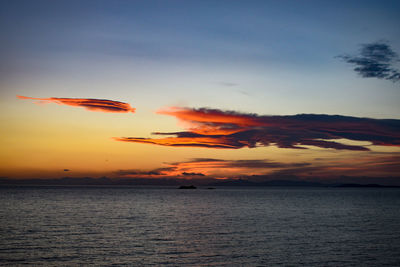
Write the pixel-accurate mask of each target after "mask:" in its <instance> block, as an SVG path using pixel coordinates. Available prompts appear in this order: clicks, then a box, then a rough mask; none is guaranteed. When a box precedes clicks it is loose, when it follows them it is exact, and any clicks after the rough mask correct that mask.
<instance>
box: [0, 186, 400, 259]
mask: <svg viewBox="0 0 400 267" xmlns="http://www.w3.org/2000/svg"><path fill="white" fill-rule="evenodd" d="M0 265H6V266H7V265H9V266H18V265H25V266H41V265H45V266H76V265H83V266H86V265H93V266H113V265H115V266H124V265H126V266H151V265H153V266H299V265H303V266H400V189H396V188H285V187H277V188H268V187H264V188H244V187H242V188H217V189H215V190H207V189H202V188H199V189H196V190H178V189H175V188H171V187H161V188H156V187H140V188H137V187H136V188H135V187H3V188H0Z"/></svg>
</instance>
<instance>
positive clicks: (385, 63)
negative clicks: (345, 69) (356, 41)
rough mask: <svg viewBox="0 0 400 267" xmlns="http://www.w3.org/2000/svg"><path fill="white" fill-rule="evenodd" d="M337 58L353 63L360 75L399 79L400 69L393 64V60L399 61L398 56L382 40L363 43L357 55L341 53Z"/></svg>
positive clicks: (395, 80) (391, 79)
mask: <svg viewBox="0 0 400 267" xmlns="http://www.w3.org/2000/svg"><path fill="white" fill-rule="evenodd" d="M339 58H342V59H343V60H344V61H346V62H347V63H349V64H352V65H354V66H355V67H354V71H355V72H357V73H358V74H359V75H360V76H361V77H364V78H378V79H385V80H390V81H392V82H397V81H399V80H400V71H399V70H398V69H397V68H396V67H395V66H393V65H394V63H395V62H399V57H398V55H397V54H396V52H394V51H393V50H392V48H391V47H390V46H389V45H388V44H386V43H384V42H376V43H371V44H363V45H362V47H361V49H360V51H359V54H358V55H341V56H339Z"/></svg>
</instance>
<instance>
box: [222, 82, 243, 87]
mask: <svg viewBox="0 0 400 267" xmlns="http://www.w3.org/2000/svg"><path fill="white" fill-rule="evenodd" d="M218 84H220V85H222V86H227V87H233V86H237V85H238V84H237V83H233V82H219V83H218Z"/></svg>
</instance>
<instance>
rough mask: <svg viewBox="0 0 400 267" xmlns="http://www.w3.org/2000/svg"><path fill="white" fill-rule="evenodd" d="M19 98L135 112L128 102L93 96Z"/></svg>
mask: <svg viewBox="0 0 400 267" xmlns="http://www.w3.org/2000/svg"><path fill="white" fill-rule="evenodd" d="M17 97H18V98H19V99H33V100H40V102H39V103H51V102H52V103H56V104H59V105H68V106H75V107H83V108H85V109H87V110H91V111H101V112H114V113H127V112H132V113H135V110H136V109H135V108H133V107H131V106H130V105H129V104H128V103H124V102H119V101H113V100H107V99H92V98H57V97H50V98H34V97H27V96H19V95H17Z"/></svg>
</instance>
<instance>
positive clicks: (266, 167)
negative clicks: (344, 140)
mask: <svg viewBox="0 0 400 267" xmlns="http://www.w3.org/2000/svg"><path fill="white" fill-rule="evenodd" d="M399 163H400V156H399V153H391V154H385V153H382V154H375V153H374V152H370V153H367V154H364V153H358V154H357V156H355V157H354V155H353V157H351V159H349V158H348V157H347V158H342V159H336V158H327V159H324V160H319V161H313V162H279V161H274V160H267V159H246V160H224V159H213V158H194V159H190V160H187V161H182V162H174V163H164V164H165V167H163V168H157V169H153V170H145V171H144V170H119V171H117V172H115V174H116V175H118V176H119V177H130V178H180V179H182V178H183V179H239V178H240V179H247V180H253V181H263V180H270V179H309V178H310V179H322V180H324V179H325V180H326V179H332V178H335V179H336V178H338V177H342V176H349V177H350V176H351V177H382V176H384V177H398V174H399V172H400V164H399Z"/></svg>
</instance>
